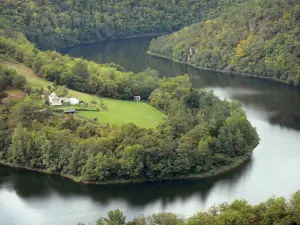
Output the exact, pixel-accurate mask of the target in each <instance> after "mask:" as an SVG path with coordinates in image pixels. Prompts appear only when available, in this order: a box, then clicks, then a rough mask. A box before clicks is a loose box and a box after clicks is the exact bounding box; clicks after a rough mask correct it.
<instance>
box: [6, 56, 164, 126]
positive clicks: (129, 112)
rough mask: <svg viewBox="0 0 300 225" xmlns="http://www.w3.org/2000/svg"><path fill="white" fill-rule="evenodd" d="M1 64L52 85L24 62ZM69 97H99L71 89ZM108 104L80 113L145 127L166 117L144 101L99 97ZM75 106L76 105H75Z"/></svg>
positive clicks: (38, 83) (32, 82) (32, 80)
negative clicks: (104, 108)
mask: <svg viewBox="0 0 300 225" xmlns="http://www.w3.org/2000/svg"><path fill="white" fill-rule="evenodd" d="M0 64H2V65H5V66H7V67H9V68H11V69H14V70H16V71H17V72H18V73H19V74H20V75H23V76H24V77H26V80H27V83H28V84H29V85H30V86H32V87H35V88H38V87H43V88H47V86H49V85H52V83H51V82H49V81H47V80H45V79H43V78H40V77H38V76H36V75H35V74H34V72H33V71H32V69H31V68H29V67H27V66H25V65H24V64H13V63H10V62H4V61H0ZM68 95H69V97H76V98H78V99H79V100H81V101H84V102H86V103H90V101H91V100H92V99H95V98H98V97H97V96H95V95H90V94H85V93H82V92H78V91H73V90H70V89H69V93H68ZM99 99H101V100H102V101H103V102H104V103H105V104H106V105H107V109H106V110H102V111H100V112H78V115H80V116H83V117H86V118H88V119H94V118H97V119H98V122H100V123H102V124H103V123H109V124H116V125H122V124H126V123H130V122H132V123H134V124H135V125H137V126H140V127H145V128H155V127H156V126H157V125H158V124H159V122H160V121H162V119H163V118H164V117H165V115H164V114H163V113H161V112H160V111H158V110H157V109H155V108H153V107H152V106H150V105H149V104H147V103H144V102H133V101H122V100H116V99H110V98H99ZM73 108H74V107H73Z"/></svg>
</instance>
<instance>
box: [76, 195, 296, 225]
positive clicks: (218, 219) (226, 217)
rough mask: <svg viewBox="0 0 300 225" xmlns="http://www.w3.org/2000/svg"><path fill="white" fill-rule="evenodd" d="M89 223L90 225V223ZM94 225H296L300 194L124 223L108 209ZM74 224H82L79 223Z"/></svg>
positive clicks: (240, 202) (122, 219)
mask: <svg viewBox="0 0 300 225" xmlns="http://www.w3.org/2000/svg"><path fill="white" fill-rule="evenodd" d="M89 224H90V223H89ZM92 224H93V225H111V224H114V225H199V224H201V225H211V224H217V225H228V224H230V225H241V224H244V225H248V224H259V225H271V224H282V225H295V224H300V191H297V192H296V193H294V194H293V195H292V196H291V197H290V199H289V200H288V199H285V198H283V197H275V196H273V197H271V198H269V199H268V200H266V201H264V202H261V203H259V204H256V205H252V204H250V203H249V202H248V201H246V200H235V201H233V202H232V203H227V202H224V203H222V204H219V205H216V206H213V207H211V208H210V209H209V210H208V211H206V212H203V211H202V212H201V211H200V212H198V213H196V214H195V215H193V216H190V217H187V216H184V215H180V214H175V213H170V212H159V213H154V214H152V215H148V216H144V215H143V216H140V217H135V218H133V219H132V220H127V219H126V216H125V215H124V213H123V212H122V211H120V210H119V209H115V210H111V211H109V212H108V214H107V216H106V217H99V219H98V220H97V221H95V223H92ZM77 225H85V223H78V224H77Z"/></svg>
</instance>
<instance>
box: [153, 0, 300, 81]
mask: <svg viewBox="0 0 300 225" xmlns="http://www.w3.org/2000/svg"><path fill="white" fill-rule="evenodd" d="M149 53H150V54H154V55H157V56H162V57H166V58H171V59H173V60H175V61H180V62H184V63H189V64H191V65H193V66H196V67H201V68H207V69H212V70H222V71H228V72H235V73H238V74H244V75H250V76H260V77H264V78H267V79H274V80H278V81H281V82H285V83H287V84H290V85H295V86H299V85H300V58H299V57H300V4H299V1H298V0H287V1H281V0H265V1H256V0H249V1H248V2H246V3H243V4H240V5H237V6H235V7H233V8H232V9H231V10H229V11H228V12H224V13H223V14H222V15H221V16H220V17H218V18H217V19H215V20H207V21H206V22H202V23H199V24H194V25H192V26H190V27H186V28H184V29H182V30H180V31H178V32H175V33H173V34H171V35H167V36H162V37H159V38H158V39H156V40H153V41H152V42H151V45H150V50H149Z"/></svg>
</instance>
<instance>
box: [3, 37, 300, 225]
mask: <svg viewBox="0 0 300 225" xmlns="http://www.w3.org/2000/svg"><path fill="white" fill-rule="evenodd" d="M149 42H150V38H139V39H128V40H116V41H109V42H101V43H96V44H89V45H81V46H77V47H73V48H69V49H63V50H61V52H62V53H68V54H70V55H72V56H77V57H84V58H87V59H91V60H95V61H97V62H101V63H104V62H112V61H113V62H116V63H118V64H121V65H122V66H124V67H125V68H127V69H128V70H132V71H135V72H139V71H142V70H144V69H146V68H147V67H151V68H153V69H156V70H158V71H160V74H161V76H174V75H176V74H185V73H187V74H189V75H190V76H191V79H192V81H193V84H194V86H196V87H205V88H210V89H213V90H214V91H215V94H217V95H218V96H220V97H221V98H227V99H238V100H240V101H241V102H242V103H243V106H244V108H245V110H246V112H247V115H248V117H249V119H250V120H251V122H252V124H253V125H254V126H256V127H257V130H258V132H259V135H260V137H261V142H260V145H259V146H258V147H257V148H256V149H255V151H254V155H253V157H252V159H251V161H250V162H248V163H247V164H246V165H244V166H243V167H241V168H239V169H237V170H236V171H234V172H233V173H230V174H227V175H224V176H220V177H216V178H213V179H206V180H198V181H176V182H162V183H146V184H137V185H109V186H83V185H79V184H75V183H73V182H71V181H68V180H65V179H62V178H59V177H51V176H46V175H42V174H37V173H33V172H27V171H20V170H15V169H8V168H3V167H0V224H1V225H2V224H4V225H27V224H28V225H43V224H45V225H48V224H49V225H50V224H63V225H69V224H76V223H77V222H78V221H83V222H91V221H93V220H95V219H96V218H97V217H98V216H100V215H106V213H107V211H109V210H111V209H115V208H119V209H121V210H122V211H124V213H125V214H126V216H127V217H128V218H132V217H134V216H140V215H148V214H151V213H154V212H159V211H170V212H175V213H179V214H184V215H192V214H194V213H195V212H197V211H200V210H205V209H207V208H209V207H211V206H213V205H214V204H218V203H221V202H224V201H232V200H234V199H236V198H244V199H248V200H249V201H250V202H251V203H258V202H260V201H263V200H266V199H268V198H269V197H270V196H272V195H278V196H285V197H289V196H290V195H291V194H292V193H293V192H295V191H297V190H299V189H300V176H299V175H298V171H300V147H299V143H300V91H299V90H298V89H293V88H289V87H286V86H284V85H281V84H277V83H274V82H269V81H264V80H259V79H252V78H244V77H238V76H227V75H224V74H220V73H212V72H205V71H200V70H197V69H194V68H190V67H188V66H186V65H181V64H177V63H173V62H171V61H169V60H164V59H159V58H155V57H151V56H148V55H146V50H147V49H148V46H149Z"/></svg>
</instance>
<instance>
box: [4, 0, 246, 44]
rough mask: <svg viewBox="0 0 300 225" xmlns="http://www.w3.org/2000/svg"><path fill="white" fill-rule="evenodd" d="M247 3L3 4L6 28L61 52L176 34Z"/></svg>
mask: <svg viewBox="0 0 300 225" xmlns="http://www.w3.org/2000/svg"><path fill="white" fill-rule="evenodd" d="M245 1H246V0H201V1H200V0H199V1H195V0H151V1H149V0H138V1H137V0H121V1H120V0H119V1H117V0H110V1H108V0H20V1H8V0H4V1H0V26H2V29H3V27H6V28H11V29H13V30H17V31H20V32H23V33H24V34H25V35H26V36H27V38H28V39H29V40H30V41H31V42H34V43H37V46H38V47H39V48H57V47H62V46H68V45H74V44H78V43H83V42H90V41H97V40H101V39H107V38H114V37H128V36H134V35H147V34H157V33H163V32H164V33H165V32H171V31H174V30H178V29H180V28H182V27H183V26H186V25H190V24H192V23H194V22H198V21H201V20H203V19H207V18H212V17H215V16H217V15H219V14H220V13H221V12H222V11H224V10H226V9H227V8H229V7H230V6H232V5H233V4H236V3H240V2H245ZM0 28H1V27H0Z"/></svg>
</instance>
